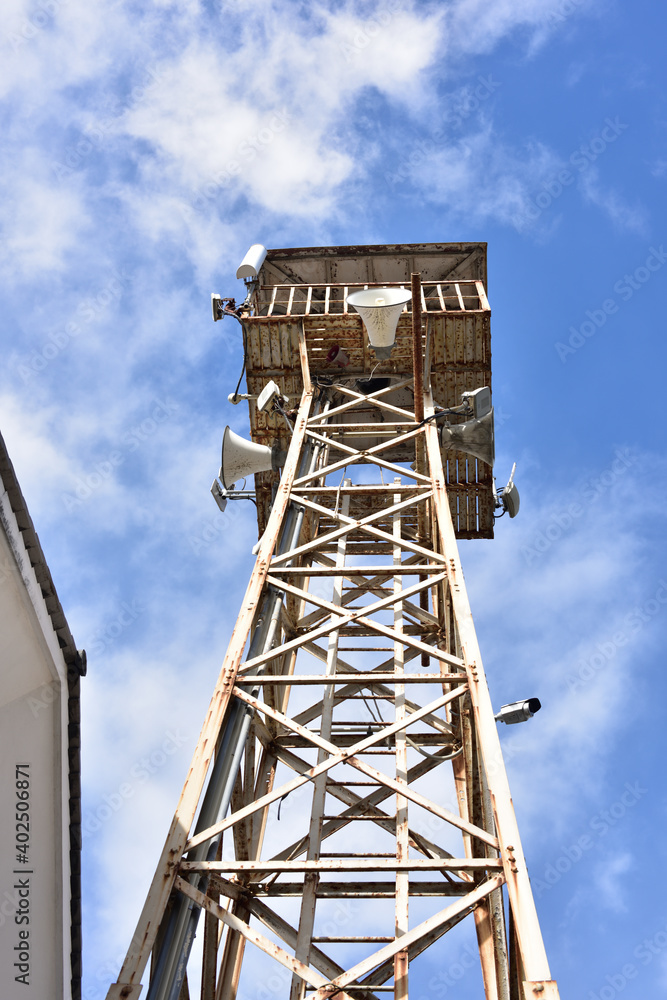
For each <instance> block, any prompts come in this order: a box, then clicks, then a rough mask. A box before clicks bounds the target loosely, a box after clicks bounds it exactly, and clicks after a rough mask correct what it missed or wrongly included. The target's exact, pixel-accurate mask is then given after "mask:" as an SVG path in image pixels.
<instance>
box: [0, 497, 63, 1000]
mask: <svg viewBox="0 0 667 1000" xmlns="http://www.w3.org/2000/svg"><path fill="white" fill-rule="evenodd" d="M3 489H4V488H3V487H2V485H1V484H0V490H3ZM67 698H68V687H67V668H66V664H65V662H64V659H63V656H62V653H61V650H60V647H59V645H58V641H57V637H56V634H55V632H54V629H53V624H52V622H51V619H50V617H49V614H48V611H47V609H46V606H45V603H44V599H43V596H42V594H41V590H40V588H39V586H38V584H37V581H36V579H35V575H34V571H33V570H32V567H31V565H30V560H29V558H28V554H27V552H26V549H25V546H24V543H23V537H22V535H21V532H20V531H19V528H18V525H17V523H16V519H15V517H14V514H13V512H12V510H11V507H10V504H9V499H8V496H7V493H6V492H3V493H1V494H0V972H1V977H2V988H1V991H0V992H1V995H2V997H3V1000H18V998H23V1000H70V998H71V985H70V979H71V970H70V947H71V938H70V872H69V783H68V757H67V747H68V736H67ZM26 782H27V784H26ZM26 793H27V795H26ZM26 806H27V807H28V808H27V809H26V808H25V807H26ZM26 815H27V817H28V819H27V820H25V819H24V817H25V816H26ZM24 848H25V850H24ZM23 858H25V861H24V860H22V859H23Z"/></svg>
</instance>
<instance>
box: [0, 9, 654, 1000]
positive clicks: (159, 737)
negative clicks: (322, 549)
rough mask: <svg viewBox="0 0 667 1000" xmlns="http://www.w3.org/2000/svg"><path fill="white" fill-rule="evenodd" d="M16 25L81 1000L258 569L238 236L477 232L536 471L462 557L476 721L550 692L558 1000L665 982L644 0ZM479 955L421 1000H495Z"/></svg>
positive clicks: (545, 892)
mask: <svg viewBox="0 0 667 1000" xmlns="http://www.w3.org/2000/svg"><path fill="white" fill-rule="evenodd" d="M3 21H4V24H3V36H2V38H1V39H0V47H1V48H2V58H1V60H0V67H1V68H0V100H1V101H2V127H3V135H4V142H3V144H2V153H1V155H2V158H3V163H2V172H1V179H0V186H1V187H0V190H1V191H2V197H1V198H0V227H1V229H0V232H1V237H0V267H1V268H2V272H3V274H2V277H3V281H2V286H3V300H4V304H3V317H4V322H3V324H2V332H1V336H2V359H3V364H2V366H1V368H0V428H1V429H2V433H3V434H4V436H5V438H6V441H7V445H8V448H9V451H10V454H11V456H12V458H13V461H14V463H15V466H16V469H17V473H18V476H19V479H20V481H21V484H22V487H23V490H24V492H25V494H26V498H27V501H28V505H29V508H30V511H31V513H32V516H33V519H34V521H35V523H36V527H37V530H38V532H39V535H40V538H41V540H42V544H43V547H44V549H45V552H46V556H47V559H48V561H49V564H50V566H51V569H52V573H53V576H54V579H55V581H56V586H57V587H58V591H59V594H60V597H61V600H62V603H63V605H64V607H65V610H66V613H67V616H68V619H69V622H70V625H71V627H72V630H73V632H74V635H75V636H76V638H77V642H78V643H79V645H80V646H83V647H86V648H87V649H88V652H89V675H88V677H87V679H86V680H85V682H84V685H83V690H84V694H83V739H84V748H83V769H84V770H83V779H84V794H85V800H84V834H85V839H84V846H85V862H84V864H85V867H84V878H85V883H84V907H85V926H84V934H85V955H84V963H85V992H84V996H85V997H86V1000H98V998H102V997H104V995H105V993H106V988H107V985H108V983H109V982H110V981H111V980H112V979H114V978H115V974H116V971H117V967H118V964H119V960H120V959H121V958H122V956H123V954H124V951H125V948H126V946H127V944H128V942H129V939H130V936H131V933H132V929H133V927H134V923H135V921H136V917H137V915H138V912H139V908H140V906H141V903H142V901H143V897H144V894H145V892H146V889H147V886H148V882H149V879H150V877H151V874H152V871H153V867H154V864H155V862H156V860H157V857H158V853H159V849H160V847H161V844H162V841H163V838H164V834H165V831H166V829H167V826H168V823H169V820H170V818H171V815H172V813H173V809H174V806H175V804H176V801H177V798H178V795H179V792H180V788H181V784H182V781H183V778H184V776H185V773H186V770H187V766H188V763H189V758H190V754H191V752H192V749H193V747H194V744H195V741H196V736H197V733H198V730H199V727H200V724H201V720H202V719H203V715H204V711H205V707H206V704H207V702H208V697H209V694H210V691H211V689H212V686H213V682H214V679H215V677H216V675H217V671H218V667H219V663H220V661H221V659H222V656H223V654H224V650H225V647H226V643H227V639H228V636H229V632H230V630H231V627H232V625H233V622H234V619H235V617H236V613H237V609H238V605H239V602H240V599H241V595H242V590H243V588H244V584H245V580H246V578H247V575H248V573H249V571H250V567H251V564H252V556H251V552H250V550H251V547H252V545H253V544H254V541H255V538H256V533H255V524H254V516H253V513H252V511H251V510H250V505H248V507H247V508H246V507H243V508H241V506H240V505H238V507H237V508H235V509H234V510H233V511H232V510H231V509H230V507H228V510H227V512H226V513H225V515H224V516H223V515H221V514H219V512H218V510H217V508H216V506H215V504H214V502H213V500H212V498H211V496H210V494H209V487H210V483H211V480H212V478H213V476H214V474H215V473H216V471H217V464H218V460H219V448H220V440H221V435H222V431H223V429H224V426H225V424H227V423H229V424H231V425H232V426H233V427H234V429H235V430H237V431H238V432H239V433H244V432H245V431H246V428H247V414H246V413H245V412H242V407H237V408H233V407H231V406H230V405H229V404H228V403H227V394H228V393H229V392H230V391H232V390H233V388H234V386H235V384H236V379H237V378H238V373H239V372H240V368H241V361H242V359H241V350H240V342H239V338H238V334H237V327H236V325H234V326H231V323H230V325H229V326H227V324H226V323H225V322H223V323H218V324H215V325H214V324H213V322H212V320H211V315H210V305H209V296H210V292H212V291H217V292H220V293H222V294H226V295H230V294H231V295H234V294H240V292H241V289H240V288H239V285H240V284H241V283H240V282H238V283H237V282H236V280H235V278H234V272H235V269H236V266H237V265H238V263H239V262H240V259H241V257H242V256H243V254H244V253H245V250H246V249H247V247H248V246H249V245H250V244H251V243H254V242H262V243H264V244H265V245H267V246H270V247H280V246H318V245H336V244H348V243H393V242H436V241H437V242H440V241H478V240H480V241H486V242H488V263H489V288H488V294H489V299H490V302H491V307H492V310H493V319H492V338H493V339H492V343H493V368H494V403H495V406H496V417H497V422H498V434H497V445H496V453H497V462H496V474H497V476H498V478H499V480H502V479H504V478H505V477H506V475H507V474H508V473H509V470H510V468H511V464H512V462H513V461H516V462H517V463H518V467H517V481H518V484H519V488H520V490H521V498H522V509H521V514H520V516H519V518H517V519H516V520H514V521H512V522H511V523H510V522H509V520H508V519H505V520H503V521H501V522H500V523H499V524H498V528H497V537H496V539H495V541H493V542H479V541H478V542H469V543H464V544H462V546H461V549H462V558H463V561H464V567H465V569H466V579H467V582H468V586H469V589H470V593H471V599H472V602H473V611H474V614H475V618H476V623H477V627H478V631H479V636H480V641H481V645H482V651H483V654H484V655H485V660H486V667H487V671H488V674H489V680H490V686H491V691H492V695H493V697H494V700H495V701H497V703H498V705H500V704H502V703H503V702H504V701H509V700H513V699H515V698H518V697H522V696H524V695H538V696H539V697H540V698H541V700H542V703H543V710H542V712H541V713H540V715H539V716H538V717H536V718H535V719H534V720H532V721H531V722H530V723H529V724H528V725H526V726H525V727H521V728H520V729H519V730H518V731H513V730H512V731H509V735H508V733H504V734H503V736H504V738H505V740H506V742H507V745H508V770H509V773H510V779H511V782H512V788H513V793H514V799H515V804H516V807H517V811H518V815H519V821H520V824H521V827H522V832H523V836H524V839H525V849H526V853H527V856H528V860H529V866H530V870H531V874H532V877H533V881H534V884H535V886H536V896H537V897H538V898H537V903H538V909H539V913H540V917H541V921H542V928H543V932H544V935H545V939H546V943H547V949H548V953H549V957H550V962H551V966H552V972H553V975H554V976H555V977H556V978H557V979H558V980H559V983H560V987H561V995H562V996H563V997H566V996H569V997H576V998H581V1000H590V998H598V997H599V998H601V1000H611V998H612V997H614V996H616V995H617V994H619V993H621V992H622V993H623V995H624V998H625V1000H635V998H636V1000H639V998H643V997H646V996H659V995H662V994H663V993H664V992H665V991H666V989H667V909H666V908H665V903H664V892H663V890H662V882H661V879H660V877H659V876H658V875H657V873H658V872H660V871H661V870H662V869H663V867H664V864H665V847H664V844H663V840H664V838H661V836H660V832H661V831H662V829H663V828H664V823H665V805H664V803H665V798H664V759H665V750H666V748H665V737H664V730H665V727H664V724H663V718H664V707H663V705H664V701H665V695H666V693H667V692H666V684H665V680H664V669H663V668H664V654H663V649H664V642H665V622H666V620H667V582H666V581H667V568H666V567H665V542H664V535H665V532H664V522H665V502H664V497H665V488H666V486H667V464H666V460H665V449H664V431H665V419H664V414H663V409H664V407H663V391H664V390H663V381H662V380H663V378H664V371H665V361H666V360H667V358H666V352H665V347H664V342H663V327H664V319H663V311H664V310H663V302H664V298H665V276H666V275H667V266H666V265H667V224H666V220H665V184H666V183H667V97H666V96H665V86H664V83H665V80H664V76H665V74H664V68H663V67H664V34H665V30H664V29H665V15H664V14H663V12H662V11H661V9H660V8H659V5H657V4H653V3H649V2H647V0H643V2H642V0H639V2H636V3H634V4H633V5H632V7H630V5H622V4H620V3H619V2H615V3H614V2H606V0H598V2H587V0H521V2H512V0H486V2H484V3H482V2H480V0H458V2H443V3H432V4H431V3H421V2H416V3H409V2H403V0H387V2H386V3H379V4H376V3H362V2H350V3H346V4H338V3H323V2H312V3H309V4H301V3H296V2H288V0H285V2H271V0H229V2H226V3H218V4H214V3H199V2H197V0H183V2H180V3H178V2H174V3H170V2H167V0H163V2H154V3H152V4H150V5H139V4H136V3H129V2H123V0H119V2H116V3H111V2H108V3H100V2H95V0H85V2H83V0H42V2H41V3H33V2H30V3H27V2H25V0H9V2H7V3H6V4H5V5H4V17H3ZM230 506H231V505H230ZM121 787H122V788H123V789H125V791H124V792H123V793H122V794H121V791H119V790H120V789H121ZM109 803H111V805H110V804H109ZM466 947H467V944H466V939H464V938H463V937H461V938H455V939H454V940H453V942H452V943H451V944H450V945H449V946H448V948H449V950H448V951H447V952H446V954H445V956H444V958H443V959H442V960H441V962H440V964H439V965H436V964H434V965H433V967H432V969H431V975H432V976H433V975H436V976H440V975H444V974H445V973H446V972H447V970H448V969H449V970H454V969H456V973H458V971H459V969H461V970H463V973H462V975H461V977H460V979H456V975H455V974H454V973H452V974H453V975H454V979H452V978H451V977H450V985H448V982H447V980H446V979H442V980H438V981H437V982H436V983H435V984H433V983H431V985H430V986H429V985H428V977H427V976H424V979H423V982H422V981H419V980H415V981H413V984H412V988H413V989H414V995H415V997H416V998H419V997H421V996H422V995H423V996H433V995H435V996H438V997H440V996H447V995H450V996H451V995H454V993H455V995H456V996H457V998H460V1000H467V998H468V997H474V996H475V997H476V996H479V995H480V985H479V979H478V976H477V973H476V972H474V971H472V970H470V971H468V969H467V964H468V963H467V962H465V961H463V959H464V958H465V955H466V951H465V949H466ZM433 961H434V963H435V959H434V960H433ZM457 963H458V964H457ZM443 969H444V972H443ZM455 981H456V987H454V985H453V984H454V982H455ZM247 1000H254V997H253V994H252V993H249V994H248V996H247Z"/></svg>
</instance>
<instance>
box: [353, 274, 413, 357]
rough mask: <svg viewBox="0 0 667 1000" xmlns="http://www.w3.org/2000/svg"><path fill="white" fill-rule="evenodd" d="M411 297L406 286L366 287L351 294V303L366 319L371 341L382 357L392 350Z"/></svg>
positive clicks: (376, 354)
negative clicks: (398, 327) (405, 307)
mask: <svg viewBox="0 0 667 1000" xmlns="http://www.w3.org/2000/svg"><path fill="white" fill-rule="evenodd" d="M411 298H412V295H411V293H410V292H409V291H406V290H405V289H404V288H365V289H364V290H363V291H361V292H353V293H352V295H348V297H347V301H348V304H349V305H351V306H352V308H353V309H356V310H357V312H358V313H359V315H360V316H361V318H362V320H363V321H364V326H365V327H366V330H367V332H368V339H369V341H370V345H371V347H372V348H373V350H374V351H375V356H376V358H378V359H379V360H382V359H384V358H388V357H389V355H390V354H391V349H392V347H393V346H394V341H395V340H396V327H397V326H398V318H399V316H400V315H401V313H402V312H403V308H404V306H405V303H406V302H409V301H410V299H411Z"/></svg>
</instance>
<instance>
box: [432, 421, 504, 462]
mask: <svg viewBox="0 0 667 1000" xmlns="http://www.w3.org/2000/svg"><path fill="white" fill-rule="evenodd" d="M440 445H441V447H442V448H443V449H447V448H453V449H455V450H456V451H463V452H465V453H466V454H467V455H474V457H475V458H478V459H479V460H480V461H481V462H486V464H487V465H491V466H493V463H494V460H495V457H496V453H495V441H494V432H493V408H491V410H490V411H489V412H488V413H487V414H486V416H485V417H481V418H480V419H479V420H466V422H465V423H464V424H454V425H453V426H451V427H446V426H443V427H441V428H440Z"/></svg>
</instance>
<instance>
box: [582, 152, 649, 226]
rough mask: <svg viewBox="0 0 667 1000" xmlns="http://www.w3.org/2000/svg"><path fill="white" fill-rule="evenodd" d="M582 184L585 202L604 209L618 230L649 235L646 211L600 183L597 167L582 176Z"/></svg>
mask: <svg viewBox="0 0 667 1000" xmlns="http://www.w3.org/2000/svg"><path fill="white" fill-rule="evenodd" d="M580 183H581V189H582V191H583V194H584V198H585V200H586V201H587V202H589V203H590V204H591V205H596V206H597V207H598V208H600V209H602V211H603V212H605V213H606V215H607V216H608V217H609V218H610V219H611V221H612V223H613V224H614V227H615V228H616V229H617V230H619V231H620V232H631V233H637V235H639V236H647V235H648V231H649V227H648V219H647V216H646V210H645V209H644V208H643V206H642V205H641V204H635V205H630V204H628V202H627V201H626V199H625V198H624V197H623V195H622V194H620V193H619V192H618V191H615V190H614V189H613V188H610V187H606V188H605V186H603V185H602V184H601V182H600V173H599V170H598V169H597V167H589V168H588V170H587V171H586V172H585V173H584V174H582V177H581V182H580Z"/></svg>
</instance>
